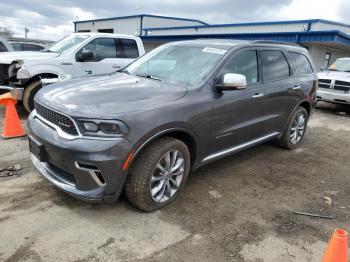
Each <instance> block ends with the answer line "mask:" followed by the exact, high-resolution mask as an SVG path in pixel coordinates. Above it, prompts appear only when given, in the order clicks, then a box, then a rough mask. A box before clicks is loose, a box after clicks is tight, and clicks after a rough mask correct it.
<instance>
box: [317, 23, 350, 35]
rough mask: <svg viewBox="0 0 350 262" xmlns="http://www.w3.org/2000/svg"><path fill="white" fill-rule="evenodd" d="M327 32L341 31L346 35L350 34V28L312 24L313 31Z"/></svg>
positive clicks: (328, 24) (327, 24) (329, 24)
mask: <svg viewBox="0 0 350 262" xmlns="http://www.w3.org/2000/svg"><path fill="white" fill-rule="evenodd" d="M327 30H339V31H342V32H344V33H346V34H350V27H349V26H343V25H335V24H331V23H326V22H317V23H312V25H311V31H327Z"/></svg>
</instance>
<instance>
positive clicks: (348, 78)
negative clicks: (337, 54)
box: [317, 71, 350, 82]
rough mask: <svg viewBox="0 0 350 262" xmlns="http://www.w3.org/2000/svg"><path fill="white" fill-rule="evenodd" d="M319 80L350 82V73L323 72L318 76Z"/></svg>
mask: <svg viewBox="0 0 350 262" xmlns="http://www.w3.org/2000/svg"><path fill="white" fill-rule="evenodd" d="M317 76H318V78H319V79H331V80H333V79H334V80H339V81H345V82H350V72H340V71H323V72H319V73H318V74H317Z"/></svg>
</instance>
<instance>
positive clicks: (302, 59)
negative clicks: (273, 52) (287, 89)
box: [289, 52, 313, 75]
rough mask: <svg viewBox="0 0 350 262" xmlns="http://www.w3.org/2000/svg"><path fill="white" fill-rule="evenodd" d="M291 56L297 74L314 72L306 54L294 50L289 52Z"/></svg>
mask: <svg viewBox="0 0 350 262" xmlns="http://www.w3.org/2000/svg"><path fill="white" fill-rule="evenodd" d="M289 56H290V58H291V60H292V63H293V66H294V69H295V73H296V74H297V75H303V74H310V73H312V72H313V71H312V67H311V64H310V62H309V60H308V59H307V58H306V56H304V55H302V54H298V53H293V52H289Z"/></svg>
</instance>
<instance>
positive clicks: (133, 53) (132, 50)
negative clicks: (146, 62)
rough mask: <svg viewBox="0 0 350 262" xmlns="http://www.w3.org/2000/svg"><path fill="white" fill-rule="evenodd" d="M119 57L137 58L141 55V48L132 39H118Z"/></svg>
mask: <svg viewBox="0 0 350 262" xmlns="http://www.w3.org/2000/svg"><path fill="white" fill-rule="evenodd" d="M117 57H118V58H137V57H139V49H138V48H137V43H136V41H135V40H132V39H125V38H119V39H117Z"/></svg>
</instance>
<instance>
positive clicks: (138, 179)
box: [124, 137, 190, 211]
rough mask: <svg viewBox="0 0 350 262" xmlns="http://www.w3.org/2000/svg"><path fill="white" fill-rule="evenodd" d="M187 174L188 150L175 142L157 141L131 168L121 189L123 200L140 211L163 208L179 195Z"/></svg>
mask: <svg viewBox="0 0 350 262" xmlns="http://www.w3.org/2000/svg"><path fill="white" fill-rule="evenodd" d="M172 170H173V171H172ZM189 170H190V153H189V151H188V148H187V146H186V145H185V144H184V143H183V142H182V141H180V140H178V139H175V138H171V137H164V138H160V139H158V140H156V141H155V142H153V143H152V144H151V145H149V146H148V147H147V148H146V149H145V150H143V151H142V152H141V155H140V156H139V157H138V158H137V159H135V162H134V163H133V164H132V166H131V167H130V169H129V172H128V174H127V178H126V182H125V188H124V190H125V193H126V197H127V198H128V200H129V201H130V202H131V203H132V204H133V205H134V206H136V207H137V208H139V209H141V210H143V211H153V210H156V209H159V208H162V207H164V206H166V205H168V204H169V203H170V202H172V201H174V200H175V198H176V197H177V196H178V194H179V193H180V192H181V190H182V188H183V187H184V185H185V183H186V180H187V177H188V173H189Z"/></svg>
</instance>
